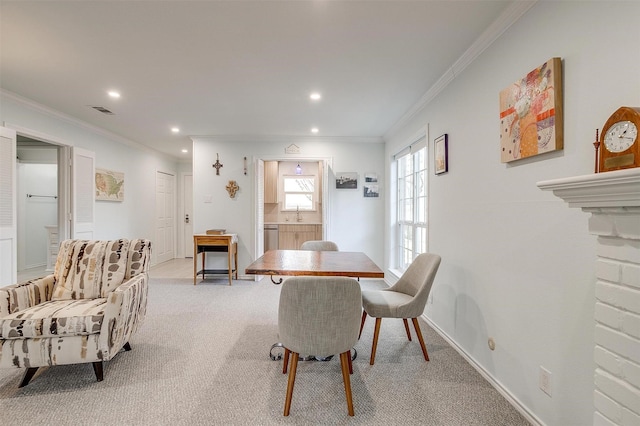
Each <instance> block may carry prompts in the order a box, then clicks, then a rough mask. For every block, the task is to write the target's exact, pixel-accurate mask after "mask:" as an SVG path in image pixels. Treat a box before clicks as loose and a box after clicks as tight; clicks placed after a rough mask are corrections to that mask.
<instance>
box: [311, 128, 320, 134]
mask: <svg viewBox="0 0 640 426" xmlns="http://www.w3.org/2000/svg"><path fill="white" fill-rule="evenodd" d="M318 132H319V130H318V128H317V127H312V128H311V133H318Z"/></svg>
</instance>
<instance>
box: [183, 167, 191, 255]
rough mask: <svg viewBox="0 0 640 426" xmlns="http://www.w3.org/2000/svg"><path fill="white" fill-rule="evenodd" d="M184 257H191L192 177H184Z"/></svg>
mask: <svg viewBox="0 0 640 426" xmlns="http://www.w3.org/2000/svg"><path fill="white" fill-rule="evenodd" d="M182 194H183V205H184V217H183V218H182V220H183V221H184V239H183V241H184V257H193V175H184V181H183V188H182Z"/></svg>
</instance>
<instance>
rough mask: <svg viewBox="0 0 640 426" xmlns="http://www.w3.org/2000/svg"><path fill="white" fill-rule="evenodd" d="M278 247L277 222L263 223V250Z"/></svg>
mask: <svg viewBox="0 0 640 426" xmlns="http://www.w3.org/2000/svg"><path fill="white" fill-rule="evenodd" d="M277 249H278V225H277V224H272V223H270V224H265V225H264V251H265V253H266V252H267V251H269V250H277Z"/></svg>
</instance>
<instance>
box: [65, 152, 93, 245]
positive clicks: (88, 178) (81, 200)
mask: <svg viewBox="0 0 640 426" xmlns="http://www.w3.org/2000/svg"><path fill="white" fill-rule="evenodd" d="M71 176H72V179H71V238H73V239H80V240H91V239H93V231H94V211H95V194H96V190H95V153H93V152H91V151H87V150H86V149H82V148H77V147H73V148H72V161H71Z"/></svg>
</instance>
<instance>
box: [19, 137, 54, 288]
mask: <svg viewBox="0 0 640 426" xmlns="http://www.w3.org/2000/svg"><path fill="white" fill-rule="evenodd" d="M60 149H61V147H60V146H58V145H54V144H50V143H47V142H44V141H41V140H37V139H33V138H30V137H27V136H23V135H20V134H18V135H17V137H16V154H17V160H16V169H17V170H16V192H17V193H16V198H17V206H16V210H17V215H16V219H17V223H16V225H17V250H18V252H17V269H18V281H19V282H22V281H24V280H27V279H32V278H37V277H41V276H44V275H46V274H47V273H50V272H51V271H53V268H54V266H55V258H56V254H57V247H58V244H59V241H60V238H59V235H60V233H59V226H58V222H59V218H58V212H59V209H60V197H59V194H58V188H59V187H60V173H59V157H60Z"/></svg>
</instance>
